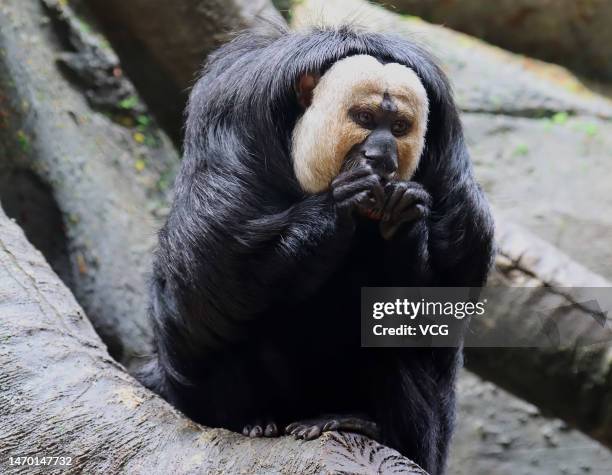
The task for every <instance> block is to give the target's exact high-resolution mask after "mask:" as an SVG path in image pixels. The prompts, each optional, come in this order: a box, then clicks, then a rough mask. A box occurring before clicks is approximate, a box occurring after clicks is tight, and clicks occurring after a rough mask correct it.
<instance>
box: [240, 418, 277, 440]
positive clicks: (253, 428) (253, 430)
mask: <svg viewBox="0 0 612 475" xmlns="http://www.w3.org/2000/svg"><path fill="white" fill-rule="evenodd" d="M242 435H246V436H248V437H278V435H279V431H278V426H277V425H276V423H275V422H271V421H268V422H266V423H262V422H260V421H259V422H255V423H254V424H247V425H246V426H244V428H243V429H242Z"/></svg>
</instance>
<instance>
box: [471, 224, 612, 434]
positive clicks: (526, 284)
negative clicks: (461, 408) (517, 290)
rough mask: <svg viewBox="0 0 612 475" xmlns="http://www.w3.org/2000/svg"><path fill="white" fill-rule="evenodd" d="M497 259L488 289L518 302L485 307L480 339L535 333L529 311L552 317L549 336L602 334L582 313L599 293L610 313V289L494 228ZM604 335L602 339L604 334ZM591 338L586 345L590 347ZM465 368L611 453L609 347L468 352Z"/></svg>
mask: <svg viewBox="0 0 612 475" xmlns="http://www.w3.org/2000/svg"><path fill="white" fill-rule="evenodd" d="M496 237H497V242H498V247H499V254H498V257H497V261H496V266H495V271H494V272H493V274H492V276H491V277H490V279H489V285H490V286H511V287H523V290H522V292H521V301H515V300H512V301H511V300H509V299H504V298H503V297H502V298H501V299H500V300H498V301H493V302H489V303H488V309H489V311H488V312H487V316H486V319H484V320H473V321H472V323H471V325H472V328H473V329H474V330H475V331H477V332H481V333H489V334H490V335H493V334H500V333H501V334H505V335H506V336H505V339H506V340H507V341H510V340H512V339H514V340H519V339H521V338H524V337H525V336H528V335H532V334H533V332H534V331H538V330H539V327H540V323H539V321H538V320H537V319H536V318H534V317H535V309H537V308H544V309H557V310H556V311H555V315H554V322H555V324H556V328H555V331H556V332H558V333H559V335H561V336H571V337H572V338H571V339H572V340H573V339H574V338H575V337H582V338H588V337H593V336H596V335H601V334H602V326H603V325H606V327H607V328H608V330H609V328H610V321H609V318H608V321H607V322H605V323H604V322H603V321H601V317H605V313H604V314H603V315H595V313H594V309H593V308H592V306H589V305H585V302H587V301H588V300H590V299H591V298H592V295H593V293H592V292H593V291H589V288H592V287H600V288H601V289H602V291H601V292H599V293H598V294H597V295H598V296H599V297H600V299H598V300H600V301H598V302H597V304H598V306H599V307H601V308H602V310H604V312H605V311H608V312H609V310H611V309H612V283H611V282H609V281H607V280H606V279H604V278H603V277H601V276H599V275H597V274H594V273H592V272H591V271H589V270H588V269H586V268H585V267H583V266H581V265H580V264H578V263H576V262H575V261H573V260H572V259H570V258H569V257H567V256H565V255H564V254H562V253H560V252H559V251H558V249H556V248H555V247H554V246H552V245H550V244H548V243H547V242H545V241H543V240H541V239H539V238H537V237H536V236H534V235H532V234H531V233H529V232H527V231H525V230H524V229H520V228H518V227H516V226H512V225H510V224H508V223H506V222H504V221H503V220H498V221H497V236H496ZM608 333H609V332H608ZM594 340H595V338H591V339H590V340H589V341H594ZM466 364H467V367H468V368H469V369H470V370H472V371H474V372H476V373H477V374H479V375H480V376H482V377H484V378H485V379H488V380H490V381H493V382H494V383H496V384H498V385H500V386H501V387H504V388H507V389H509V390H510V391H512V392H514V393H515V394H517V395H518V396H520V397H522V398H524V399H526V400H528V401H530V402H532V403H534V404H535V405H536V406H538V407H541V408H543V410H544V411H545V413H547V414H551V415H554V416H556V417H559V418H561V419H563V420H565V421H567V422H569V423H570V424H572V425H573V426H575V427H577V428H579V429H580V430H582V431H583V432H585V433H586V434H589V435H590V436H591V437H593V438H595V439H596V440H599V441H600V442H601V443H603V444H606V445H608V446H612V342H611V341H609V340H608V341H605V340H604V341H601V342H600V343H598V344H589V345H576V346H574V345H570V346H567V347H564V346H563V345H561V346H558V347H554V348H553V347H551V348H545V347H540V348H486V349H484V348H481V349H475V348H473V349H468V350H467V357H466Z"/></svg>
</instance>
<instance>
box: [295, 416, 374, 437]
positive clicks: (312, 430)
mask: <svg viewBox="0 0 612 475" xmlns="http://www.w3.org/2000/svg"><path fill="white" fill-rule="evenodd" d="M335 430H337V431H341V432H342V431H344V432H356V433H359V434H363V435H366V436H368V437H370V438H372V439H378V438H379V430H378V426H377V425H376V423H374V422H372V421H369V420H367V419H362V418H359V417H352V416H337V417H335V416H329V417H321V418H317V419H309V420H306V421H299V422H294V423H292V424H289V425H288V426H287V427H285V433H286V434H288V435H292V436H293V437H295V438H296V439H303V440H312V439H316V438H317V437H319V436H320V435H321V434H322V433H323V432H330V431H335Z"/></svg>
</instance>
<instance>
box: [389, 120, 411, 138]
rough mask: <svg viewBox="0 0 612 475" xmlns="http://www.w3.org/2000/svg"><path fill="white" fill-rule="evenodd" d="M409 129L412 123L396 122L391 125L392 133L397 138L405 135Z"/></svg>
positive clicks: (405, 121)
mask: <svg viewBox="0 0 612 475" xmlns="http://www.w3.org/2000/svg"><path fill="white" fill-rule="evenodd" d="M409 127H410V123H409V122H408V121H407V120H396V121H395V122H393V124H391V132H392V133H393V135H396V136H398V135H404V134H405V133H406V132H407V131H408V128H409Z"/></svg>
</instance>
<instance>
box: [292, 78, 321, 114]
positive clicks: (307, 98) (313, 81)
mask: <svg viewBox="0 0 612 475" xmlns="http://www.w3.org/2000/svg"><path fill="white" fill-rule="evenodd" d="M320 78H321V76H320V75H318V74H311V73H306V74H303V75H302V76H301V77H300V79H299V80H298V82H297V84H296V85H295V93H296V95H297V100H298V102H299V103H300V105H301V106H302V107H303V108H304V109H306V108H307V107H309V106H310V104H312V91H313V90H314V88H315V87H316V85H317V83H318V82H319V79H320Z"/></svg>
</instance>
